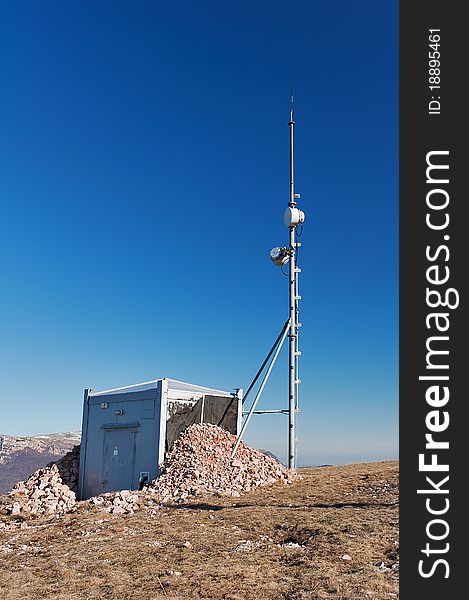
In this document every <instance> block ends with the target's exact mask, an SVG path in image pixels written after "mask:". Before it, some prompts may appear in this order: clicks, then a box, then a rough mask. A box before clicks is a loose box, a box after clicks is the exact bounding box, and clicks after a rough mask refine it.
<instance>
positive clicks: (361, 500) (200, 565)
mask: <svg viewBox="0 0 469 600" xmlns="http://www.w3.org/2000/svg"><path fill="white" fill-rule="evenodd" d="M300 473H301V475H302V476H303V479H302V480H300V481H298V482H295V483H294V484H292V485H284V484H276V485H274V486H273V487H270V488H261V489H257V490H255V491H253V492H250V493H247V494H244V495H242V496H241V497H240V498H227V497H213V496H211V497H205V498H197V499H196V500H194V501H193V502H191V503H188V504H183V505H175V506H166V507H164V508H161V509H159V510H157V511H155V514H151V512H150V511H148V510H142V511H141V512H138V513H135V514H133V515H124V516H123V515H109V514H107V513H103V512H100V511H99V510H98V509H96V508H93V509H90V508H85V506H81V507H80V508H79V509H78V511H77V512H76V513H72V514H68V515H64V516H61V517H59V518H55V517H54V518H48V519H44V518H43V519H39V520H38V519H35V520H30V521H28V524H29V525H30V526H29V527H28V528H27V529H21V530H20V529H16V530H13V531H6V532H5V531H4V532H0V589H1V594H0V595H1V597H2V600H19V599H22V600H23V599H24V598H27V599H32V600H34V599H36V598H51V599H57V600H82V599H96V600H98V599H102V600H104V599H106V600H107V599H109V600H134V599H135V600H137V599H141V598H142V599H143V598H145V599H149V600H151V599H157V598H158V599H160V598H168V599H169V598H171V599H176V598H178V599H179V598H187V599H188V598H190V599H198V598H209V599H211V600H222V599H223V600H250V599H253V600H254V599H255V600H270V599H280V600H282V599H283V600H300V599H303V598H309V599H316V600H326V599H332V598H333V599H334V600H352V599H353V600H359V599H363V600H381V599H382V600H384V599H391V598H397V597H398V570H399V568H398V566H399V562H398V561H399V558H398V556H399V545H398V462H395V461H387V462H377V463H367V464H356V465H346V466H343V467H323V468H314V469H300ZM9 518H10V517H9ZM2 519H3V520H4V521H5V520H6V519H7V517H2Z"/></svg>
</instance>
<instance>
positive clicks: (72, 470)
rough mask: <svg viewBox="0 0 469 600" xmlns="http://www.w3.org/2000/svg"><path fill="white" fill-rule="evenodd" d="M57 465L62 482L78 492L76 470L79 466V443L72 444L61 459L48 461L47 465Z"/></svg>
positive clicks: (77, 470)
mask: <svg viewBox="0 0 469 600" xmlns="http://www.w3.org/2000/svg"><path fill="white" fill-rule="evenodd" d="M54 464H55V465H57V468H58V470H59V473H60V478H61V479H62V483H64V484H65V485H68V487H69V488H70V489H71V490H72V492H75V494H78V472H79V468H80V444H78V445H77V446H73V448H72V449H71V450H70V452H67V454H65V456H62V458H61V459H59V460H57V461H54V462H51V463H49V464H48V465H47V466H48V467H51V466H52V465H54Z"/></svg>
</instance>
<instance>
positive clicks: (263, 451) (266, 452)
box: [259, 448, 285, 466]
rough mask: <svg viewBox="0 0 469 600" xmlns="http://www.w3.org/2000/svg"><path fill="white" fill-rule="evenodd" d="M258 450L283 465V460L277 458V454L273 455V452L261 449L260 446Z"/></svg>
mask: <svg viewBox="0 0 469 600" xmlns="http://www.w3.org/2000/svg"><path fill="white" fill-rule="evenodd" d="M259 452H262V453H263V454H265V455H266V456H270V458H273V459H274V460H276V461H277V462H278V463H280V464H281V465H283V462H282V461H281V460H280V459H279V458H277V456H275V454H273V453H272V452H271V451H270V450H263V449H262V448H259ZM284 466H285V465H284Z"/></svg>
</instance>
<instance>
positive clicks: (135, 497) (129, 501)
mask: <svg viewBox="0 0 469 600" xmlns="http://www.w3.org/2000/svg"><path fill="white" fill-rule="evenodd" d="M88 502H89V503H90V505H91V506H97V507H98V508H100V509H101V510H103V511H104V512H107V513H112V514H114V515H132V514H133V513H134V512H135V511H137V510H140V509H141V508H142V506H143V501H142V497H141V496H140V495H139V494H138V493H137V492H130V491H129V490H121V491H120V492H106V493H105V494H100V495H99V496H93V498H90V499H89V500H88Z"/></svg>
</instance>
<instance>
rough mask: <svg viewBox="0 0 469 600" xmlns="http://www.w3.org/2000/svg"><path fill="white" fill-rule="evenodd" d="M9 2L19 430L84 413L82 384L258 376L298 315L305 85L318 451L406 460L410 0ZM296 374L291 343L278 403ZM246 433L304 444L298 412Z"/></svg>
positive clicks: (0, 48) (268, 398) (307, 309)
mask: <svg viewBox="0 0 469 600" xmlns="http://www.w3.org/2000/svg"><path fill="white" fill-rule="evenodd" d="M2 12H3V17H2V21H3V22H2V25H1V26H0V27H1V28H2V29H3V31H2V33H1V36H0V37H1V38H2V41H1V42H0V54H1V56H2V58H1V59H0V60H1V62H2V66H1V69H2V72H3V85H2V93H1V98H0V104H1V114H2V117H1V122H2V135H1V136H0V155H1V160H0V197H1V202H2V219H1V224H0V233H1V235H0V244H1V259H0V260H1V263H0V269H1V279H2V294H1V297H0V311H1V314H2V320H1V323H2V324H1V332H0V333H1V339H2V343H1V346H0V378H1V390H2V391H1V406H2V408H1V415H0V431H1V432H3V433H10V434H13V433H15V434H37V433H44V432H52V431H67V430H76V429H78V428H79V427H80V424H81V410H82V395H83V388H85V387H93V388H95V389H103V388H108V387H116V386H119V385H126V384H130V383H135V382H139V381H146V380H148V379H153V378H157V377H162V376H167V377H174V378H176V379H181V380H186V381H190V382H192V383H200V384H202V385H208V386H214V387H218V388H222V389H231V388H234V387H244V388H246V387H247V386H248V384H249V382H250V380H251V378H252V376H253V375H254V374H255V372H256V370H257V368H258V366H259V365H260V363H261V362H262V360H263V358H264V356H265V354H266V352H267V351H268V349H269V348H270V345H271V343H272V342H273V340H274V339H275V337H276V335H277V332H278V330H279V329H280V327H281V325H282V324H283V322H284V320H285V319H286V316H287V310H288V304H287V300H288V285H287V279H286V278H285V277H284V276H283V275H282V274H281V273H280V271H279V270H278V269H277V268H276V267H274V266H273V265H272V264H271V262H270V260H269V251H270V249H271V247H272V246H275V245H283V244H285V243H286V242H287V235H288V230H287V229H286V228H285V226H284V224H283V211H284V208H285V206H286V203H287V202H288V192H289V190H288V126H287V122H288V111H289V92H290V80H292V79H293V80H294V82H295V95H296V100H295V120H296V157H297V160H296V167H297V169H296V181H297V186H296V187H297V191H298V192H300V193H301V195H302V200H301V207H302V208H303V210H304V211H305V212H306V219H307V220H306V223H305V226H304V232H303V236H302V238H301V239H302V242H303V246H302V248H301V254H300V259H299V264H300V266H301V267H302V269H303V271H302V274H301V282H300V287H301V290H300V291H301V294H302V297H303V300H302V302H301V321H302V324H303V327H302V330H301V340H300V345H301V350H302V353H303V354H302V358H301V366H300V369H301V379H302V381H303V383H302V385H301V389H300V394H301V396H300V404H301V409H302V412H301V414H300V456H299V462H300V464H321V463H341V462H353V461H358V460H376V459H382V458H394V457H396V456H397V417H398V414H397V393H398V392H397V388H398V364H397V359H398V349H397V343H398V339H397V335H398V321H397V319H398V312H397V311H398V272H397V258H398V250H397V242H398V230H397V217H398V200H397V198H398V192H397V185H398V164H397V142H398V129H397V119H398V112H397V110H398V109H397V98H398V87H397V3H396V2H392V1H390V2H372V1H363V0H359V1H357V2H353V3H352V2H346V1H344V0H342V1H341V2H338V3H324V2H290V3H288V4H285V3H280V2H238V3H229V4H228V3H222V2H206V1H201V2H198V3H193V2H189V1H181V2H174V3H163V2H129V1H127V2H115V1H113V2H106V1H101V2H98V3H96V2H88V1H80V2H76V1H71V2H66V3H63V2H54V1H49V2H47V3H37V2H32V1H29V2H27V1H26V2H21V3H9V5H8V6H5V5H4V6H3V9H2ZM286 382H287V356H286V353H282V355H281V357H280V362H279V364H278V365H277V366H276V368H275V370H274V372H273V375H272V379H271V382H270V383H269V385H268V387H267V388H266V390H265V392H264V396H263V399H262V401H261V404H262V407H264V408H279V407H283V406H284V405H286V402H287V400H286V391H287V390H286ZM260 407H261V406H260ZM247 441H249V442H250V443H252V444H254V445H256V446H258V447H264V448H268V449H270V450H272V451H273V452H275V453H276V454H278V455H279V456H280V457H282V458H284V457H285V455H286V418H285V417H283V416H281V415H274V416H262V417H261V416H258V417H256V418H254V419H253V421H252V422H251V425H250V428H249V432H248V435H247Z"/></svg>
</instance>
